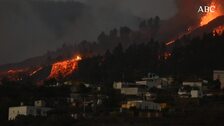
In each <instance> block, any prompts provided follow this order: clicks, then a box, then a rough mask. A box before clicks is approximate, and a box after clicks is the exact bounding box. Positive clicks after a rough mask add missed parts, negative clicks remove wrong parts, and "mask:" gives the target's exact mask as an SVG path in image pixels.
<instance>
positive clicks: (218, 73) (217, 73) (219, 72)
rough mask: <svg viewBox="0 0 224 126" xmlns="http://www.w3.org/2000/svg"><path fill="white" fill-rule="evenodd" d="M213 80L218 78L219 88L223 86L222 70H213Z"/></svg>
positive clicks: (223, 71)
mask: <svg viewBox="0 0 224 126" xmlns="http://www.w3.org/2000/svg"><path fill="white" fill-rule="evenodd" d="M213 80H219V81H220V82H221V88H224V70H214V71H213Z"/></svg>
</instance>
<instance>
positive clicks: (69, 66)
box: [49, 55, 82, 78]
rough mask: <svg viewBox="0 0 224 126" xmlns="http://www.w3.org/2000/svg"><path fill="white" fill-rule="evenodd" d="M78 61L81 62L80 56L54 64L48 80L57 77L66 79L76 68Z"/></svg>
mask: <svg viewBox="0 0 224 126" xmlns="http://www.w3.org/2000/svg"><path fill="white" fill-rule="evenodd" d="M80 60H82V58H81V56H79V55H77V56H76V57H74V58H72V59H69V60H65V61H61V62H57V63H54V64H53V65H52V69H51V73H50V75H49V78H57V77H59V76H62V77H66V76H68V75H70V74H71V73H72V72H73V71H74V70H75V69H76V68H77V65H78V61H80Z"/></svg>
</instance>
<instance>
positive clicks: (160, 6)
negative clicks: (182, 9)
mask: <svg viewBox="0 0 224 126" xmlns="http://www.w3.org/2000/svg"><path fill="white" fill-rule="evenodd" d="M177 10H178V9H177V7H176V4H175V0H0V64H6V63H13V62H19V61H22V60H24V59H27V58H30V57H33V56H38V55H42V54H44V53H46V52H47V51H48V50H55V49H57V48H59V47H60V46H61V45H62V44H63V43H70V44H71V43H78V42H80V41H81V40H91V41H94V40H96V37H97V35H98V34H99V33H100V32H101V31H108V30H110V29H112V28H119V27H120V26H128V27H130V28H132V29H135V28H137V26H138V21H139V19H147V18H150V17H154V16H160V18H161V19H163V20H166V19H169V18H171V17H173V16H174V15H175V14H176V13H177Z"/></svg>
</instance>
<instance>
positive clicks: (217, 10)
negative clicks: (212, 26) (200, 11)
mask: <svg viewBox="0 0 224 126" xmlns="http://www.w3.org/2000/svg"><path fill="white" fill-rule="evenodd" d="M210 6H215V11H214V12H207V13H206V14H205V15H204V16H203V17H202V18H201V22H200V26H203V25H206V24H208V23H209V22H210V21H212V20H214V19H215V18H217V17H219V16H221V15H223V13H222V12H221V9H220V8H221V7H220V6H219V4H218V3H216V1H215V0H213V1H212V2H211V5H210Z"/></svg>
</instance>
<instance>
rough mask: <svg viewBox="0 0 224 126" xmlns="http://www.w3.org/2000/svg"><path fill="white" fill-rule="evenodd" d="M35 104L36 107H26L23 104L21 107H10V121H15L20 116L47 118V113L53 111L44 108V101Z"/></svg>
mask: <svg viewBox="0 0 224 126" xmlns="http://www.w3.org/2000/svg"><path fill="white" fill-rule="evenodd" d="M34 104H35V105H34V106H25V105H23V103H21V106H16V107H9V113H8V120H14V119H16V117H17V116H18V115H24V116H28V115H32V116H47V112H48V111H50V110H52V109H51V108H48V107H44V106H43V105H45V102H44V101H35V103H34Z"/></svg>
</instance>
